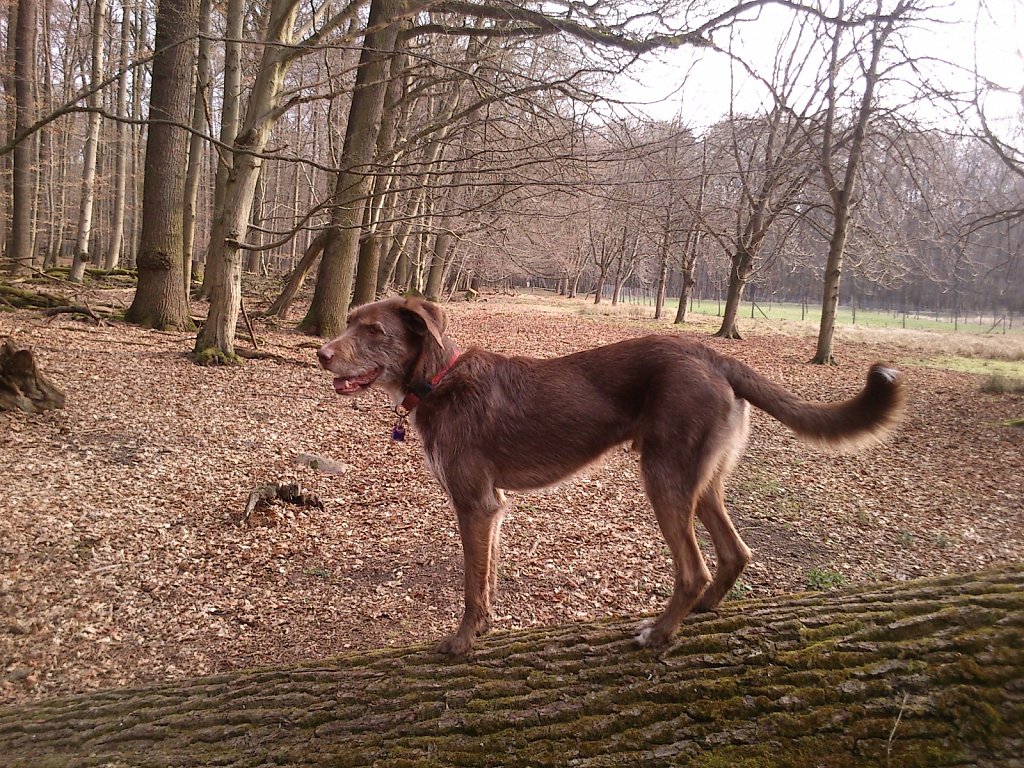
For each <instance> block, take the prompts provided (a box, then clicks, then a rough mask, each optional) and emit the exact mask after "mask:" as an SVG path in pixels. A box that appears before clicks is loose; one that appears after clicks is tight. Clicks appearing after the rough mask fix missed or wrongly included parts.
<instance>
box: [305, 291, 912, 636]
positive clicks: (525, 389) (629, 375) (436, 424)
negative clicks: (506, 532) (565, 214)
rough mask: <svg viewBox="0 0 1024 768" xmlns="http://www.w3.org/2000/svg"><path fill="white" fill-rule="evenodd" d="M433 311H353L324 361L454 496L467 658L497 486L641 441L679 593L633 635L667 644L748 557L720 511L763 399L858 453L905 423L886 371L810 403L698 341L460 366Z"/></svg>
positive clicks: (498, 512) (390, 305) (492, 563)
mask: <svg viewBox="0 0 1024 768" xmlns="http://www.w3.org/2000/svg"><path fill="white" fill-rule="evenodd" d="M446 326H447V317H446V315H445V313H444V311H443V310H442V309H441V308H440V307H438V306H437V305H435V304H431V303H429V302H425V301H419V300H417V299H402V298H392V299H385V300H384V301H378V302H376V303H374V304H367V305H364V306H362V307H359V308H358V309H356V310H355V311H353V312H352V314H351V315H350V316H349V319H348V328H347V329H346V330H345V332H344V333H343V334H342V335H341V336H339V337H337V338H336V339H333V340H332V341H330V342H328V343H327V344H325V345H324V346H323V347H322V348H321V349H320V351H319V352H318V353H317V354H318V356H319V358H320V364H321V365H322V366H323V367H324V368H326V369H327V370H328V371H330V372H331V373H333V374H334V375H335V379H334V388H335V390H336V391H337V392H339V393H340V394H344V395H354V394H356V393H358V392H361V391H362V390H364V389H366V388H368V387H370V386H379V387H381V388H382V389H384V390H385V391H386V392H388V394H390V395H391V398H392V400H393V401H394V403H395V404H396V410H398V412H399V414H404V413H406V412H409V418H411V419H412V420H413V423H414V424H415V426H416V429H417V430H418V431H419V433H420V435H421V436H422V439H423V448H424V451H425V453H426V457H427V462H428V464H429V465H430V468H431V470H433V472H434V475H435V476H436V477H437V479H438V481H440V483H441V485H442V486H443V487H444V489H445V491H447V492H448V495H449V497H450V498H451V501H452V506H453V507H454V508H455V513H456V515H457V517H458V523H459V534H460V536H461V539H462V548H463V554H464V556H465V590H466V607H465V612H464V613H463V616H462V622H461V623H460V624H459V627H458V630H457V631H456V632H455V634H454V635H451V636H449V637H447V638H445V639H444V640H443V641H442V642H441V643H440V645H439V646H438V650H439V651H441V652H443V653H448V654H463V653H466V652H467V651H468V650H469V649H470V648H471V646H472V644H473V640H474V638H475V637H476V636H477V635H478V634H481V633H483V632H486V631H487V630H488V629H489V628H490V625H491V620H492V617H493V613H492V606H493V604H494V601H495V598H496V595H497V573H498V556H499V530H500V528H501V521H502V517H503V516H504V513H505V497H504V495H503V493H502V490H501V489H507V490H516V491H525V490H530V489H535V488H541V487H544V486H548V485H552V484H554V483H557V482H559V481H560V480H563V479H565V478H566V477H568V476H570V475H572V474H573V473H574V472H577V471H578V470H580V469H581V468H583V467H585V466H586V465H587V464H589V463H591V462H593V461H594V460H595V459H597V458H598V457H599V456H601V454H603V453H604V452H606V451H607V450H608V449H610V448H612V447H613V446H616V445H619V444H621V443H625V442H627V441H632V443H633V445H634V447H635V448H636V449H637V450H639V451H640V455H641V462H640V466H641V473H642V475H643V481H644V487H645V489H646V491H647V496H648V497H649V498H650V500H651V505H652V506H653V507H654V513H655V515H656V516H657V519H658V524H659V525H660V526H661V530H662V533H663V534H664V536H665V541H666V542H667V543H668V546H669V549H670V550H671V551H672V560H673V565H674V568H675V588H674V590H673V592H672V597H671V599H670V600H669V603H668V606H667V607H666V608H665V611H664V612H663V613H662V614H661V616H659V617H658V619H657V620H656V621H653V622H651V623H649V625H648V626H646V627H645V628H644V629H643V631H642V632H641V633H640V635H639V637H638V641H639V642H640V644H641V645H644V646H657V645H661V644H663V643H665V642H667V641H668V640H669V639H670V638H671V637H672V635H673V633H674V632H675V631H676V628H677V627H678V626H679V624H680V622H681V621H682V620H683V619H684V618H685V617H686V615H687V614H688V613H689V612H691V611H694V610H696V611H707V610H711V609H713V608H714V607H715V606H717V605H718V603H719V602H720V601H721V600H722V598H723V597H724V596H725V594H726V593H727V592H728V591H729V588H730V587H732V585H733V584H734V583H735V581H736V579H737V578H738V577H739V575H740V572H741V571H742V570H743V568H744V566H745V565H746V564H747V562H748V561H749V560H750V550H749V549H747V546H746V545H745V544H744V543H743V541H742V540H741V539H740V537H739V535H738V534H737V533H736V529H735V528H734V527H733V525H732V521H731V520H730V519H729V515H728V513H727V512H726V510H725V506H724V504H723V494H724V490H723V489H724V483H725V479H726V478H727V477H728V476H729V473H730V471H731V470H732V468H733V466H734V465H735V463H736V461H737V459H738V458H739V455H740V452H741V451H742V449H743V446H744V443H745V441H746V439H747V431H748V406H747V403H748V402H750V403H753V404H754V405H755V406H757V407H758V408H760V409H761V410H763V411H766V412H767V413H769V414H770V415H772V416H774V417H775V418H776V419H778V420H779V421H781V422H782V423H783V424H785V425H786V426H787V427H789V428H790V429H792V430H793V431H794V432H796V434H797V435H799V436H800V437H802V438H804V439H806V440H809V441H813V442H817V443H822V444H825V445H832V446H838V445H841V446H856V445H859V444H863V443H868V442H872V441H876V440H878V439H880V438H881V437H882V436H883V435H884V434H885V433H886V432H887V431H888V430H889V429H891V428H892V427H893V426H894V425H895V423H896V421H897V420H898V418H899V413H900V409H901V405H902V402H903V393H902V389H901V385H900V373H899V372H898V371H895V370H893V369H891V368H886V367H885V366H883V365H881V364H875V365H873V366H872V367H871V370H870V371H869V372H868V378H867V385H866V386H865V388H864V389H863V390H862V391H861V392H860V394H858V395H857V396H856V397H854V398H852V399H850V400H847V401H845V402H841V403H834V404H828V405H819V404H814V403H808V402H805V401H803V400H800V399H799V398H797V397H795V396H794V395H792V394H790V393H789V392H787V391H786V390H785V389H783V388H782V387H780V386H778V385H777V384H774V383H773V382H771V381H769V380H768V379H766V378H764V377H763V376H761V375H760V374H758V373H757V372H756V371H754V370H753V369H751V368H749V367H748V366H746V365H744V364H743V363H741V362H739V361H738V360H734V359H732V358H730V357H726V356H724V355H721V354H719V353H717V352H715V351H714V350H712V349H710V348H708V347H705V346H703V345H702V344H699V343H697V342H694V341H691V340H688V339H684V338H681V337H679V336H673V335H661V336H647V337H644V338H639V339H630V340H628V341H621V342H619V343H617V344H609V345H608V346H604V347H598V348H597V349H591V350H587V351H585V352H577V353H575V354H572V355H567V356H565V357H558V358H554V359H551V360H537V359H534V358H529V357H506V356H504V355H499V354H495V353H493V352H488V351H486V350H483V349H477V348H471V349H469V350H467V351H465V352H463V353H461V355H460V354H459V352H458V350H457V349H456V347H455V345H454V344H453V342H452V340H451V339H450V338H448V336H447V335H445V328H446ZM694 516H696V517H699V518H700V521H701V522H702V523H703V524H704V526H705V527H706V528H707V530H708V532H709V533H710V535H711V541H712V543H713V544H714V547H715V551H716V553H717V556H718V567H717V571H716V573H715V576H714V579H712V577H711V573H710V572H709V570H708V567H707V564H706V563H705V561H704V557H703V555H702V554H701V551H700V548H699V547H698V545H697V538H696V536H695V534H694V528H693V519H694Z"/></svg>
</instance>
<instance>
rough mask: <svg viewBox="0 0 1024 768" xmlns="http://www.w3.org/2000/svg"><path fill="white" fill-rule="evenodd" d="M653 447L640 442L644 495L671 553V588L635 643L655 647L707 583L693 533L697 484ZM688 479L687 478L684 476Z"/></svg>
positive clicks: (707, 573) (708, 575)
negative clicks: (662, 604)
mask: <svg viewBox="0 0 1024 768" xmlns="http://www.w3.org/2000/svg"><path fill="white" fill-rule="evenodd" d="M663 456H664V455H663V454H659V453H657V452H656V448H655V446H653V445H651V444H650V443H648V442H646V441H645V442H644V454H643V461H642V471H643V477H644V486H645V488H646V489H647V495H648V497H649V498H650V500H651V505H652V506H653V507H654V514H655V516H656V517H657V519H658V525H659V526H660V528H661V532H662V534H663V535H664V536H665V542H666V543H667V544H668V547H669V549H670V550H671V552H672V563H673V566H674V569H675V585H674V587H673V589H672V597H671V598H669V602H668V605H667V606H666V607H665V610H664V611H663V612H662V614H661V615H660V616H659V617H658V618H657V619H656V620H655V621H654V622H653V623H652V624H650V626H647V627H645V628H644V629H643V630H642V631H641V633H640V635H639V636H638V637H637V641H638V642H639V643H640V645H642V646H651V647H653V646H659V645H664V644H665V643H667V642H668V641H669V639H670V638H671V637H672V635H673V634H674V633H675V631H676V629H677V628H678V627H679V624H680V623H681V622H682V620H683V619H684V618H686V615H687V614H688V613H689V612H690V610H691V609H692V608H693V605H694V603H696V602H697V600H698V598H699V597H700V594H701V592H702V591H703V590H704V588H705V586H706V585H707V584H708V582H710V581H711V572H710V571H709V570H708V567H707V564H706V563H705V562H704V555H703V554H701V551H700V546H699V545H698V544H697V536H696V534H695V533H694V530H693V519H694V512H695V506H696V503H695V502H696V500H695V496H696V491H697V483H695V482H694V481H693V478H692V475H691V472H689V471H686V470H684V471H683V473H681V472H680V467H679V463H678V460H677V457H676V456H674V455H670V461H666V460H665V458H664V457H663ZM687 476H689V477H687Z"/></svg>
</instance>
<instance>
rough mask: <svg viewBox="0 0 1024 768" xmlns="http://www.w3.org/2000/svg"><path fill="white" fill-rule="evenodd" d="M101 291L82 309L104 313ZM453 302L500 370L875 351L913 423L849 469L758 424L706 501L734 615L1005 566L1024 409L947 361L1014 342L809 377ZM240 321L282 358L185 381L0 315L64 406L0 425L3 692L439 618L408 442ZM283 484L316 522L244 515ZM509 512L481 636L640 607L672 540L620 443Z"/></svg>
mask: <svg viewBox="0 0 1024 768" xmlns="http://www.w3.org/2000/svg"><path fill="white" fill-rule="evenodd" d="M107 293H108V294H110V295H106V294H105V295H104V296H102V297H97V296H93V297H92V300H93V301H103V302H108V303H109V302H110V301H111V300H113V301H115V302H116V301H117V300H118V295H117V292H116V291H114V292H107ZM86 298H89V297H86ZM79 300H81V297H79ZM120 300H121V301H122V303H123V301H124V296H123V295H122V296H121V297H120ZM254 303H256V304H258V302H254ZM200 309H201V307H200ZM251 309H252V307H250V310H251ZM449 312H450V315H451V318H452V321H451V327H450V332H451V334H452V335H453V337H454V338H455V339H456V341H457V342H458V343H459V344H461V345H463V346H469V345H480V346H485V347H488V348H490V349H493V350H496V351H499V352H505V353H515V354H531V355H539V356H554V355H559V354H564V353H568V352H571V351H574V350H579V349H582V348H586V347H589V346H594V345H598V344H604V343H608V342H612V341H616V340H618V339H623V338H627V337H631V336H637V335H642V334H646V333H650V332H652V331H655V330H658V331H662V332H670V333H681V334H685V335H690V336H693V337H695V338H699V339H700V340H702V341H704V342H705V343H707V344H709V345H711V346H713V347H715V348H716V349H719V350H722V351H724V352H728V353H729V354H732V355H734V356H736V357H738V358H740V359H742V360H745V361H746V362H748V363H750V364H751V365H753V366H755V367H756V368H758V369H759V370H761V371H762V372H764V373H766V374H768V375H769V376H771V377H772V378H774V379H776V380H778V381H780V382H782V383H784V384H785V385H786V386H787V387H789V388H791V389H792V390H794V391H795V392H798V393H799V394H800V395H802V396H804V397H806V398H809V399H815V400H834V399H838V398H842V397H847V396H849V395H851V394H852V393H854V392H855V391H857V390H858V389H859V388H860V386H861V385H862V383H863V379H864V374H865V372H866V370H867V367H868V365H869V364H870V363H871V362H872V361H874V360H887V361H892V362H894V363H896V364H897V365H898V366H899V367H900V368H902V369H903V370H904V372H905V374H906V380H905V381H906V387H907V390H908V392H909V403H908V409H907V414H906V419H905V421H904V423H903V425H902V427H901V428H900V429H899V431H898V432H897V433H896V434H895V435H894V436H893V437H891V438H890V439H889V440H888V441H887V442H886V443H885V444H883V445H881V446H878V447H875V448H873V449H870V450H868V451H865V452H863V453H858V454H854V455H836V454H827V453H822V452H820V451H818V450H816V449H815V448H813V447H810V446H807V445H804V444H802V443H800V442H799V441H797V440H796V439H795V438H794V437H793V436H792V435H791V434H790V433H789V432H788V431H787V430H786V429H785V428H783V427H782V426H781V425H780V424H778V423H777V422H775V421H773V420H771V419H770V418H768V417H765V416H764V415H763V414H761V413H759V412H756V411H755V412H754V417H753V428H752V434H751V439H750V444H749V447H748V450H747V452H746V455H745V458H744V459H743V461H742V462H741V464H740V465H739V467H738V469H737V471H736V473H735V475H734V477H733V480H732V482H731V485H730V488H729V494H728V499H727V503H728V505H729V507H730V509H731V511H732V515H733V518H734V520H735V522H736V525H737V528H738V529H739V531H740V533H741V535H742V536H743V538H744V539H745V540H746V541H747V543H748V544H749V545H750V547H751V548H752V549H753V551H754V558H755V559H754V561H753V562H752V563H751V565H750V566H749V567H748V568H747V570H746V572H745V573H744V575H743V577H742V580H741V582H740V583H739V585H738V587H737V589H735V590H734V593H735V594H734V595H732V596H731V599H742V598H746V597H758V596H765V595H775V594H779V593H788V592H795V591H802V590H806V589H809V588H819V589H821V588H830V587H834V586H837V585H841V584H854V583H864V582H875V581H893V580H902V579H910V578H915V577H919V576H929V575H939V574H951V573H956V572H963V571H970V570H975V569H980V568H985V567H986V566H991V565H994V564H998V563H1006V562H1020V561H1021V560H1022V559H1024V429H1021V428H1017V427H1012V426H1008V425H1007V424H1006V422H1007V421H1008V420H1010V419H1013V418H1019V417H1021V416H1024V395H1020V394H998V393H988V392H985V391H983V388H982V385H983V383H984V381H985V377H984V376H982V375H978V374H974V373H969V372H965V371H964V370H950V368H952V367H957V366H953V365H950V364H949V362H948V361H950V360H954V359H956V360H961V361H962V360H964V359H979V360H984V359H988V358H993V357H994V358H1001V359H1002V360H1003V361H1004V364H1005V365H1009V366H1011V369H1013V370H1016V371H1018V372H1019V373H1020V374H1021V376H1022V377H1024V362H1021V361H1024V336H1022V335H1021V334H1007V335H1004V336H999V337H993V336H986V337H981V336H978V337H969V336H966V335H960V336H959V337H957V338H955V339H954V338H953V337H952V336H951V335H946V334H936V333H927V332H900V333H896V332H893V333H888V332H885V331H878V330H873V331H871V332H854V331H850V332H847V331H844V332H843V335H842V336H841V338H840V341H839V344H838V353H839V356H840V362H841V364H840V365H838V366H836V367H820V366H813V365H809V364H807V362H806V361H807V360H808V359H810V357H811V356H812V354H813V351H814V338H813V330H812V329H810V328H806V327H801V326H798V325H793V324H790V325H788V326H785V327H784V328H770V327H767V326H765V325H758V326H750V327H751V330H752V331H753V332H752V333H750V334H749V336H748V338H746V339H744V340H743V341H723V340H720V339H715V338H711V337H710V333H711V332H712V331H713V330H714V329H715V325H713V324H712V322H711V321H709V320H708V319H707V318H697V319H695V320H694V322H693V323H687V324H686V325H685V326H683V327H682V328H681V329H680V328H679V327H677V326H672V325H671V324H669V323H667V322H661V323H655V322H654V321H652V320H650V319H649V314H650V311H649V310H641V309H640V308H636V307H626V308H622V307H620V308H618V309H617V310H616V311H614V312H609V313H608V314H604V313H603V312H605V310H597V311H595V309H594V308H593V307H591V306H589V305H588V304H586V303H585V302H583V301H582V300H581V301H572V302H570V301H567V300H564V299H557V298H554V297H549V298H530V297H499V296H490V297H487V298H486V300H483V301H479V302H475V303H471V304H470V303H457V304H453V305H451V306H450V309H449ZM741 327H743V326H741ZM256 333H257V338H258V340H259V342H260V346H261V348H262V349H264V350H267V351H271V352H274V353H276V355H277V356H278V357H277V358H276V359H265V360H256V361H249V362H246V363H245V364H244V365H242V366H238V367H218V368H201V367H198V366H196V365H194V364H193V363H192V362H190V360H189V359H188V357H187V353H188V352H189V351H190V349H191V347H192V345H193V341H194V335H193V334H191V333H159V332H154V331H145V330H140V329H137V328H134V327H130V326H126V325H124V324H121V323H114V324H111V325H101V326H98V327H97V326H94V325H91V324H84V323H83V322H79V321H78V320H77V319H76V318H75V317H73V316H69V315H63V316H59V317H57V318H50V319H47V318H45V317H43V316H42V315H41V314H38V313H33V312H26V311H18V312H7V313H4V312H0V338H3V337H5V336H11V337H12V338H13V340H14V341H15V342H16V343H17V344H19V345H21V346H28V347H31V348H32V349H33V350H34V352H35V355H36V357H37V360H38V362H39V365H40V367H41V368H42V370H43V371H44V372H45V373H46V375H48V376H49V377H50V379H51V380H52V381H53V382H54V383H55V384H56V385H57V386H58V387H60V388H61V389H62V390H63V391H64V392H65V393H66V395H67V406H66V407H65V408H64V409H63V410H60V411H52V412H48V413H44V414H41V415H26V414H23V413H0V438H2V440H0V477H2V478H3V486H4V487H3V492H2V495H0V702H17V701H22V700H26V699H29V698H36V697H39V696H44V695H52V694H55V693H59V692H60V693H63V692H71V691H84V690H90V689H95V688H103V687H112V686H121V685H126V684H136V683H141V682H144V681H155V680H167V679H173V678H181V677H186V676H195V675H201V674H207V673H212V672H218V671H223V670H229V669H236V668H240V667H252V666H262V665H277V664H283V663H290V662H296V661H300V660H310V659H319V658H328V657H330V656H332V655H335V654H338V653H341V652H345V651H348V650H359V649H369V648H377V647H381V646H395V645H405V644H410V643H418V642H421V641H428V640H435V639H437V638H439V637H441V636H442V635H443V634H445V633H447V632H449V631H450V630H451V629H452V628H453V626H454V624H455V623H456V621H457V619H458V616H459V611H460V608H461V601H462V595H461V585H462V576H461V552H460V548H459V541H458V535H457V532H456V527H455V521H454V517H453V514H452V513H451V511H450V510H449V508H448V506H447V504H446V501H445V497H444V495H443V493H442V491H441V489H440V487H439V486H438V484H437V483H436V482H435V481H434V480H433V478H432V477H431V476H430V475H429V473H428V471H427V469H426V468H425V466H424V463H423V460H422V455H421V452H420V450H419V445H418V440H417V438H416V436H415V435H414V434H410V437H409V439H408V440H407V442H405V443H395V442H393V441H392V440H391V427H392V425H393V423H394V414H393V413H392V412H391V410H390V409H389V407H388V403H387V400H386V398H385V397H384V396H383V395H382V394H380V393H376V392H371V393H366V394H363V395H361V396H360V397H358V398H357V399H345V398H342V397H340V396H337V395H335V394H334V392H333V390H332V388H331V383H330V378H329V376H328V375H326V374H325V373H324V372H322V371H321V370H320V369H319V368H318V367H317V365H316V362H315V357H314V350H315V348H316V346H317V341H316V340H314V339H310V338H307V337H303V336H299V335H296V334H295V333H293V332H290V331H289V330H287V329H286V328H283V327H277V328H272V327H269V326H267V325H266V324H264V323H260V322H257V323H256ZM238 343H239V346H246V345H247V343H248V342H247V338H246V335H245V333H244V331H242V332H241V333H240V334H239V338H238ZM965 356H967V357H966V358H965ZM943 361H947V362H943ZM960 367H961V368H963V367H964V366H960ZM967 367H968V368H969V367H970V366H967ZM302 454H306V455H312V456H317V457H320V459H321V460H320V461H316V462H312V463H314V464H316V465H317V468H316V469H314V468H311V467H310V466H308V464H309V463H310V461H309V459H308V458H307V459H306V460H305V462H306V463H302V460H300V458H299V457H300V455H302ZM325 460H326V461H325ZM330 462H333V463H334V464H335V466H333V467H331V466H330V464H329V463H330ZM325 468H332V469H333V470H334V472H335V474H327V473H325V472H324V471H323V470H324V469H325ZM289 478H290V479H294V480H297V481H298V482H300V483H301V484H302V485H303V486H304V487H306V488H308V489H309V490H311V491H313V492H315V493H316V494H318V495H319V497H320V499H321V500H322V501H323V503H324V509H323V510H319V509H299V508H297V507H296V508H294V509H292V508H289V509H288V510H287V511H284V512H283V513H281V514H279V515H277V516H276V517H275V516H273V515H259V514H257V515H255V516H254V517H253V518H252V519H251V520H250V521H249V524H241V518H242V514H243V511H244V509H245V506H246V501H247V499H248V496H249V493H250V491H251V490H252V489H254V488H255V487H257V486H260V485H263V484H265V483H269V482H277V481H280V480H284V479H289ZM510 496H511V500H512V504H513V510H512V512H511V513H510V514H509V516H508V518H507V519H506V522H505V526H504V528H503V544H504V559H503V562H502V566H501V570H500V591H501V598H500V602H499V604H498V620H497V626H496V628H497V630H499V631H500V630H506V629H512V628H516V627H526V626H533V625H538V624H553V623H565V622H574V621H585V620H591V619H595V618H601V617H610V616H636V617H637V619H638V620H639V618H640V617H641V616H642V615H645V614H651V613H653V612H655V611H657V610H659V609H660V607H661V606H662V604H663V602H664V601H665V599H666V597H667V596H668V594H669V592H670V590H671V583H672V580H671V576H670V567H669V562H668V550H667V548H666V547H665V545H664V543H663V542H662V539H661V536H660V534H659V532H658V529H657V525H656V523H655V521H654V517H653V514H652V513H651V512H650V510H649V508H648V506H647V503H646V501H645V499H644V497H643V495H642V492H641V488H640V483H639V480H638V477H637V457H636V455H635V454H633V453H631V452H629V451H628V450H626V449H625V448H622V449H617V450H615V451H613V452H612V453H611V454H610V455H609V457H608V458H607V460H606V461H604V462H603V463H602V464H601V465H599V466H595V467H591V468H589V469H588V470H586V471H585V472H583V473H582V474H580V475H579V476H577V477H575V478H574V479H572V480H569V481H567V482H566V483H564V484H562V485H560V486H558V487H555V488H551V489H548V490H545V491H542V492H539V493H534V494H528V495H527V494H510ZM701 532H703V531H701ZM702 542H703V543H704V544H705V549H706V550H707V551H708V554H709V557H710V556H711V555H712V552H711V551H710V548H709V547H707V546H706V541H705V540H702ZM681 631H682V632H685V631H686V629H685V625H684V627H683V629H682V630H681ZM484 642H486V641H484Z"/></svg>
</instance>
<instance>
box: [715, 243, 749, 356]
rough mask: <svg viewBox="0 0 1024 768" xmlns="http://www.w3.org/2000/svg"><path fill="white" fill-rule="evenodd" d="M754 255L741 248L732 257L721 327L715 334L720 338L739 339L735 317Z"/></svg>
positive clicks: (737, 313)
mask: <svg viewBox="0 0 1024 768" xmlns="http://www.w3.org/2000/svg"><path fill="white" fill-rule="evenodd" d="M753 263H754V257H753V255H752V254H750V253H749V252H748V251H746V250H743V249H742V248H741V249H739V250H737V251H736V253H734V254H733V257H732V270H731V271H730V273H729V288H728V289H727V290H726V293H725V313H724V314H723V316H722V327H721V328H719V329H718V332H717V333H715V336H718V337H719V338H722V339H741V338H743V337H742V336H740V329H739V326H738V325H737V323H736V318H737V317H738V316H739V312H740V302H742V301H743V289H744V288H746V286H747V281H748V280H749V279H750V275H751V272H752V269H751V267H752V265H753Z"/></svg>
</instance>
